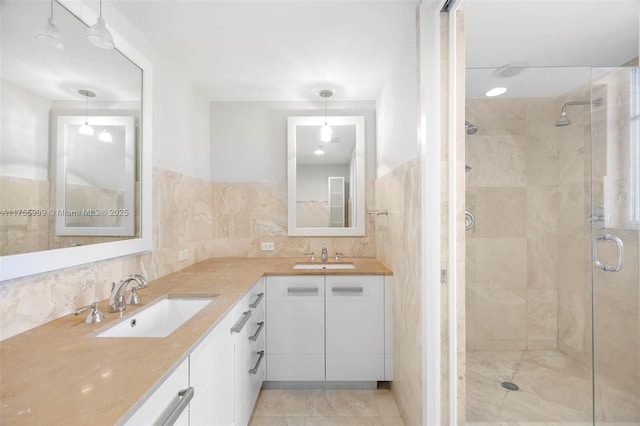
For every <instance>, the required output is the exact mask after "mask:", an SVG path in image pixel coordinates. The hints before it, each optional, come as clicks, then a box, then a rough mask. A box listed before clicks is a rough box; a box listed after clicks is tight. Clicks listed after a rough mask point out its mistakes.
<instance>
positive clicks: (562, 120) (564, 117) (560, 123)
mask: <svg viewBox="0 0 640 426" xmlns="http://www.w3.org/2000/svg"><path fill="white" fill-rule="evenodd" d="M602 102H603V101H602V98H598V99H596V100H595V101H571V102H565V104H564V105H562V113H561V114H560V118H559V119H558V121H556V123H555V126H556V127H562V126H568V125H569V124H571V120H569V117H567V107H568V106H572V105H593V106H595V107H599V106H600V105H602Z"/></svg>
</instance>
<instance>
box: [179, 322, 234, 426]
mask: <svg viewBox="0 0 640 426" xmlns="http://www.w3.org/2000/svg"><path fill="white" fill-rule="evenodd" d="M231 325H232V324H231V320H230V318H226V317H225V318H223V319H222V321H221V322H220V323H219V324H218V325H217V326H216V328H214V329H213V330H212V331H211V333H209V335H208V336H207V337H206V338H205V339H204V340H203V341H202V343H200V345H198V347H197V348H196V349H194V350H193V352H192V353H191V356H190V362H191V369H190V370H191V371H190V379H191V386H193V388H194V391H195V396H194V398H193V401H192V402H191V407H190V413H191V424H192V425H196V426H197V425H212V426H228V425H231V424H233V419H234V411H233V408H234V406H233V404H234V402H233V392H234V376H233V368H234V359H233V357H234V351H233V339H232V337H231V330H230V328H231Z"/></svg>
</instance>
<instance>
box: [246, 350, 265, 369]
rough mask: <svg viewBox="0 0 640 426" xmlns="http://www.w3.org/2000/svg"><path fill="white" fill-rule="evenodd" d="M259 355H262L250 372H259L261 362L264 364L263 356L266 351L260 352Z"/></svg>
mask: <svg viewBox="0 0 640 426" xmlns="http://www.w3.org/2000/svg"><path fill="white" fill-rule="evenodd" d="M258 355H260V357H259V358H258V362H256V366H255V367H253V368H252V369H251V370H249V373H251V374H256V373H257V372H258V369H259V368H260V364H262V358H264V351H260V352H258Z"/></svg>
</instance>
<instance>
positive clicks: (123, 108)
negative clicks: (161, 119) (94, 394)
mask: <svg viewBox="0 0 640 426" xmlns="http://www.w3.org/2000/svg"><path fill="white" fill-rule="evenodd" d="M0 11H1V15H0V19H1V28H0V31H1V34H0V35H1V37H2V38H1V44H2V45H1V49H2V63H1V81H0V84H1V92H0V93H1V101H2V105H1V106H2V108H1V110H2V114H1V126H2V134H1V138H0V149H1V153H2V155H1V156H0V201H1V203H0V210H2V215H0V238H1V239H0V280H7V279H11V278H17V277H21V276H27V275H32V274H36V273H40V272H45V271H50V270H55V269H60V268H65V267H69V266H76V265H81V264H84V263H89V262H94V261H98V260H104V259H109V258H113V257H118V256H124V255H128V254H133V253H139V252H143V251H146V250H150V249H151V246H152V241H151V142H150V136H151V131H150V129H151V90H150V87H151V81H152V80H151V78H152V67H151V64H150V63H149V61H148V60H147V59H146V58H144V57H143V56H142V55H141V54H140V53H139V52H138V51H137V50H136V49H134V48H133V47H132V46H131V45H130V44H128V43H127V41H126V40H125V39H124V38H123V37H122V36H121V35H120V34H118V33H117V31H115V30H114V29H112V28H110V30H111V33H112V34H113V38H114V41H115V46H116V48H115V49H100V48H97V47H96V46H94V45H92V44H91V43H89V41H88V40H87V37H86V32H87V28H88V25H87V24H86V23H93V22H95V21H96V18H97V14H96V11H93V10H92V9H90V8H89V7H88V6H87V5H86V4H85V3H83V2H78V1H70V0H59V1H53V2H49V1H20V0H4V1H2V2H1V3H0ZM51 14H52V15H53V16H54V17H55V24H56V26H57V28H58V29H59V30H60V32H61V33H62V34H63V35H64V40H65V43H66V47H65V48H64V49H58V48H53V47H51V46H47V45H45V44H43V43H41V42H40V41H39V40H38V39H36V38H35V37H34V34H35V33H36V32H37V31H38V30H40V29H41V28H42V27H43V26H44V25H45V24H46V23H47V18H48V17H49V16H50V15H51ZM85 126H86V127H85ZM88 127H90V128H91V129H90V131H87V129H88Z"/></svg>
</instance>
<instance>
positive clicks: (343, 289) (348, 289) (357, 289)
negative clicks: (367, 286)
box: [331, 287, 364, 295]
mask: <svg viewBox="0 0 640 426" xmlns="http://www.w3.org/2000/svg"><path fill="white" fill-rule="evenodd" d="M331 291H333V293H360V295H363V294H364V289H363V288H362V287H332V288H331Z"/></svg>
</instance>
